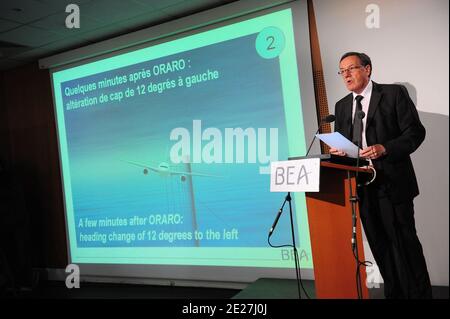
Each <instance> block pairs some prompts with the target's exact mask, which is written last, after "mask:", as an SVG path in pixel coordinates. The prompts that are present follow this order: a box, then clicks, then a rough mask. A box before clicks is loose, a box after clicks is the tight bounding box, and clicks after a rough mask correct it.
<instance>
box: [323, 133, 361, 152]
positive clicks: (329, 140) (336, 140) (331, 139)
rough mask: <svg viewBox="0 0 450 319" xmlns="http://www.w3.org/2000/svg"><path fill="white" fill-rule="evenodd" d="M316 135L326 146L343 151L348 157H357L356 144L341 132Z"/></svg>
mask: <svg viewBox="0 0 450 319" xmlns="http://www.w3.org/2000/svg"><path fill="white" fill-rule="evenodd" d="M316 136H317V138H319V139H320V140H321V141H323V142H324V143H325V144H327V145H328V146H330V147H332V148H336V149H338V150H340V151H343V152H345V153H346V154H347V156H348V157H353V158H356V157H358V146H356V145H355V144H353V143H352V142H351V141H349V140H348V139H346V138H345V137H344V136H343V135H342V134H341V133H339V132H334V133H324V134H316Z"/></svg>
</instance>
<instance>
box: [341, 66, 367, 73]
mask: <svg viewBox="0 0 450 319" xmlns="http://www.w3.org/2000/svg"><path fill="white" fill-rule="evenodd" d="M363 67H364V66H362V65H354V66H351V67H349V68H347V69H340V70H339V72H338V74H339V75H344V74H345V73H347V71H348V72H350V73H353V72H355V71H356V70H357V69H359V68H363Z"/></svg>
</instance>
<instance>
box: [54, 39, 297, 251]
mask: <svg viewBox="0 0 450 319" xmlns="http://www.w3.org/2000/svg"><path fill="white" fill-rule="evenodd" d="M255 39H256V34H253V35H250V36H245V37H241V38H237V39H233V40H229V41H225V42H221V43H217V44H214V45H209V46H206V47H202V48H198V49H194V50H191V51H186V52H182V53H179V54H176V55H172V56H167V57H164V58H161V59H158V60H152V61H148V62H144V63H139V64H135V65H131V66H128V67H124V68H119V69H116V70H113V71H109V72H104V73H100V74H96V75H93V76H89V77H85V78H81V79H76V80H72V81H67V82H64V83H62V85H61V89H62V96H64V99H63V102H64V105H65V104H66V103H67V102H68V101H69V100H70V97H65V95H64V89H65V88H66V87H67V86H70V87H73V86H76V85H77V84H80V85H82V84H83V83H86V84H87V83H92V82H96V81H100V80H102V79H103V78H105V77H106V78H109V77H113V76H114V75H115V74H121V75H122V74H129V73H133V72H136V71H139V70H141V69H142V68H149V69H151V68H152V66H153V65H155V64H159V63H166V62H169V61H173V60H177V59H180V58H183V59H185V61H186V62H188V61H189V62H188V63H187V66H186V68H185V69H184V70H183V71H180V72H175V73H172V74H166V75H159V76H153V77H152V78H151V79H149V80H148V81H147V82H146V83H149V82H150V81H152V82H155V83H156V82H162V81H165V80H167V79H170V80H177V79H178V76H181V77H183V78H184V77H185V76H188V75H192V74H197V73H202V72H205V71H206V70H207V69H210V70H217V71H218V72H219V78H218V79H216V80H210V81H207V82H203V83H199V84H196V85H194V86H192V87H190V88H187V87H176V88H172V89H168V90H166V91H164V92H163V93H152V94H146V95H141V96H137V94H136V92H135V94H136V95H135V96H134V97H133V98H129V99H124V100H122V102H108V103H104V104H99V105H95V106H92V107H85V108H79V109H74V110H65V111H64V118H65V126H66V136H67V145H68V152H69V161H70V174H71V183H72V184H71V186H72V195H73V205H74V207H73V208H74V215H75V225H76V226H77V241H78V244H77V246H78V247H127V246H141V247H161V246H178V247H180V246H188V247H189V246H194V245H195V242H194V240H176V241H174V242H169V241H167V240H149V239H148V238H146V239H145V240H142V241H134V242H132V243H126V242H125V241H117V242H107V243H106V244H103V243H102V242H98V241H96V242H85V241H83V242H81V241H80V236H79V234H80V232H82V233H83V234H93V233H95V232H101V233H106V234H108V233H111V232H135V233H137V232H139V231H142V230H150V231H157V232H160V231H164V232H193V231H194V228H193V224H192V222H193V221H192V218H193V217H192V209H191V202H190V196H189V190H188V183H187V182H181V181H180V178H179V176H178V177H177V176H169V177H167V176H166V177H163V176H159V175H158V174H157V173H154V172H151V171H150V172H149V174H148V175H144V174H143V173H142V171H143V168H139V167H137V166H134V165H131V164H129V163H127V162H125V161H136V162H142V163H147V164H148V165H149V166H152V167H156V166H158V164H159V163H161V162H169V161H170V159H169V152H170V148H171V147H172V146H173V145H174V144H175V141H170V139H169V135H170V132H171V131H172V129H174V128H177V127H184V128H187V129H188V130H189V131H190V132H191V138H192V121H193V120H194V119H197V120H201V121H202V129H203V130H204V129H206V128H208V127H215V128H218V129H220V131H221V132H222V135H223V137H224V136H225V134H224V130H225V128H236V127H241V128H243V129H245V128H254V129H255V130H256V131H257V128H266V131H267V141H269V128H278V159H280V160H284V159H286V158H287V157H288V143H287V133H286V124H285V114H284V106H283V97H282V88H281V79H280V70H279V59H278V58H273V59H263V58H261V57H260V56H259V55H258V53H257V52H256V50H255ZM218 57H220V58H218ZM243 74H245V76H242V75H243ZM126 86H131V87H135V85H131V84H130V83H127V84H126V85H122V86H114V87H112V88H110V89H101V90H96V91H95V92H93V93H92V96H94V95H98V94H99V92H100V91H101V92H103V93H105V94H109V93H111V92H114V91H117V90H119V89H120V88H123V87H126ZM135 91H136V90H135ZM85 96H89V94H86V95H85ZM206 143H207V142H206V141H203V142H202V145H205V144H206ZM191 146H192V145H191ZM223 154H224V153H223ZM266 154H268V149H267V152H266ZM224 157H225V155H223V158H224ZM265 165H267V163H266V164H265ZM260 166H261V164H260V163H254V164H253V163H244V164H238V163H234V164H216V163H213V164H206V163H194V164H192V171H193V172H201V173H205V174H213V175H218V176H220V177H198V176H194V177H193V178H192V183H193V192H194V197H195V200H194V202H195V207H196V222H197V225H198V230H199V231H202V232H203V233H206V232H207V231H208V230H212V231H217V232H220V233H222V232H223V229H226V230H230V231H231V230H232V229H236V230H238V233H239V235H238V240H236V239H233V240H227V239H224V238H221V239H219V240H208V239H206V238H205V236H204V237H203V239H202V240H201V241H200V246H201V247H207V246H214V247H232V246H236V247H267V233H268V229H269V228H270V226H271V225H272V222H273V219H274V218H275V215H276V213H277V210H278V208H279V206H280V205H281V203H282V200H283V194H279V193H270V192H269V186H270V175H261V174H259V167H260ZM176 169H177V170H184V169H185V167H184V166H183V165H177V166H176ZM287 213H288V212H285V214H286V215H285V216H284V217H286V218H282V219H281V220H280V225H279V226H278V227H279V228H280V229H282V230H284V231H282V232H277V233H276V234H275V236H274V238H275V241H277V242H283V243H288V242H290V238H291V235H290V232H288V231H286V230H287V229H288V219H287V216H288V215H287ZM156 214H160V215H166V216H167V215H168V214H179V215H181V216H182V222H181V223H179V224H175V225H171V224H164V225H151V226H149V225H146V226H124V227H111V228H101V229H99V228H97V227H89V228H87V227H78V226H79V222H80V220H83V219H84V218H91V219H98V218H106V217H107V218H116V217H120V218H130V217H133V216H135V215H137V216H141V217H146V216H147V217H148V216H149V215H156ZM221 237H223V236H221Z"/></svg>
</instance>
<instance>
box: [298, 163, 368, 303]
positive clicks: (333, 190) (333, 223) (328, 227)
mask: <svg viewBox="0 0 450 319" xmlns="http://www.w3.org/2000/svg"><path fill="white" fill-rule="evenodd" d="M320 169H321V171H320V192H318V193H306V205H307V208H308V222H309V232H310V237H311V249H312V256H313V264H314V277H315V286H316V297H317V298H358V294H357V288H356V261H355V258H354V256H353V252H352V246H351V238H352V208H351V202H350V185H351V192H352V194H353V195H355V193H356V183H355V178H354V175H355V173H356V171H358V174H360V175H361V174H368V173H372V171H371V170H370V169H366V168H356V167H353V166H347V165H341V164H335V163H330V162H324V161H322V162H321V164H320ZM349 182H350V183H349ZM357 218H358V220H357V233H356V234H357V242H358V255H359V260H360V261H364V249H363V241H362V235H361V222H360V219H359V209H357ZM360 273H361V287H362V297H363V298H368V297H369V294H368V290H367V286H366V269H365V267H364V266H360Z"/></svg>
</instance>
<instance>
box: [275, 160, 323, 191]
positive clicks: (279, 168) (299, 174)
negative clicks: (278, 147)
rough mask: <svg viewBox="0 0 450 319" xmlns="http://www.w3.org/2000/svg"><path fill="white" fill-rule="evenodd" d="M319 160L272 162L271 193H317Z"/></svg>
mask: <svg viewBox="0 0 450 319" xmlns="http://www.w3.org/2000/svg"><path fill="white" fill-rule="evenodd" d="M319 182H320V159H319V158H308V159H300V160H294V161H280V162H272V163H271V165H270V191H271V192H318V191H319Z"/></svg>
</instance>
